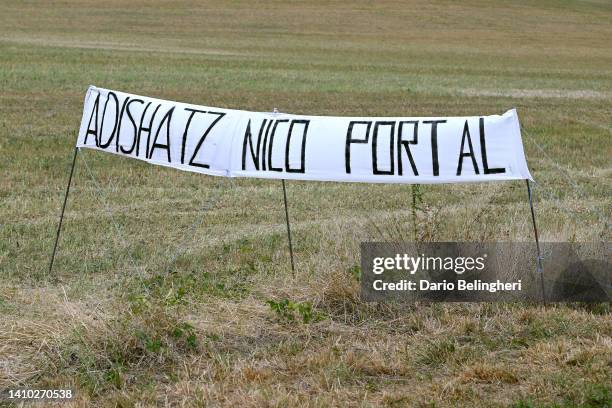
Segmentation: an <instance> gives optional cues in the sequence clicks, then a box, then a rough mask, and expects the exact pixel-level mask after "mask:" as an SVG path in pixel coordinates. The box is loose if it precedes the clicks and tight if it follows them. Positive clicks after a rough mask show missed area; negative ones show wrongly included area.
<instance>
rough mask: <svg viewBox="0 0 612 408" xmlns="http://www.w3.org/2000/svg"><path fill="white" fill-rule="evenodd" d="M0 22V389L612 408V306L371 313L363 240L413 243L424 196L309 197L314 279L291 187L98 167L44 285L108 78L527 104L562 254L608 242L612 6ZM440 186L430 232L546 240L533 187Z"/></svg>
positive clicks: (438, 4)
mask: <svg viewBox="0 0 612 408" xmlns="http://www.w3.org/2000/svg"><path fill="white" fill-rule="evenodd" d="M0 8H1V11H2V12H1V13H0V153H1V157H2V159H3V160H0V174H1V176H2V177H1V178H0V277H1V283H0V388H2V389H4V388H17V387H19V388H22V387H48V388H65V387H71V388H74V389H75V390H76V395H77V396H76V398H75V400H73V401H72V402H71V405H74V406H136V405H138V406H149V405H176V406H179V405H189V406H231V405H234V406H322V407H323V406H347V405H348V406H380V405H384V406H514V407H544V406H559V407H571V406H592V407H600V406H609V405H610V404H611V399H612V397H611V396H610V389H611V387H612V383H611V381H610V378H611V369H610V362H611V361H612V340H611V338H612V324H611V323H612V322H611V319H610V310H609V305H594V306H584V305H549V306H547V307H542V306H537V305H501V304H471V305H468V304H413V305H396V304H368V303H364V302H362V301H361V300H360V298H359V292H358V279H357V278H358V276H359V269H358V267H357V265H358V264H359V252H358V250H359V243H360V242H362V241H367V240H399V239H412V237H413V222H414V220H413V218H412V212H411V209H410V201H411V189H410V188H409V187H407V186H400V185H375V186H374V185H361V184H340V183H314V182H312V183H305V182H291V183H288V185H287V186H288V198H289V203H290V214H291V219H292V230H293V232H294V249H295V255H296V261H297V273H296V276H295V277H294V276H292V274H291V270H290V265H289V260H288V254H287V247H286V241H285V224H284V210H283V203H282V190H281V186H280V182H275V181H265V180H227V179H213V178H210V177H205V176H201V175H196V174H189V173H184V172H179V171H173V170H169V169H163V168H158V167H153V166H149V165H146V164H143V163H138V162H135V161H132V160H126V159H122V158H118V157H114V156H106V155H103V154H100V153H95V152H91V151H82V152H81V153H80V155H79V158H78V166H77V170H76V172H75V178H74V180H73V181H74V184H73V190H72V192H71V197H70V201H69V206H68V210H67V213H66V219H65V225H64V230H63V235H62V241H61V245H60V251H59V253H58V257H57V259H56V265H55V268H54V272H53V273H52V274H51V275H48V274H47V272H46V271H47V265H48V261H49V255H50V250H51V248H52V243H53V238H54V232H55V230H54V228H55V226H56V222H57V217H58V212H59V208H60V205H61V198H62V195H63V191H64V188H65V183H66V177H67V173H68V170H69V165H70V157H71V154H72V149H73V146H74V141H75V138H76V131H77V128H78V124H79V120H80V113H81V109H82V100H83V96H84V92H85V90H86V87H87V85H89V84H95V85H98V86H103V87H108V88H116V89H120V90H123V91H127V92H133V93H140V94H143V95H149V96H157V97H161V98H164V99H171V100H180V101H188V102H192V103H198V104H206V105H217V106H223V107H230V108H242V109H253V110H272V109H273V108H274V107H277V108H279V109H280V110H282V111H285V112H292V113H309V114H330V115H402V116H419V115H435V116H441V115H476V114H493V113H501V112H503V111H505V110H506V109H508V108H511V107H517V108H518V110H519V114H520V117H521V121H522V125H523V130H524V133H523V137H524V141H525V148H526V153H527V157H528V161H529V164H530V167H531V170H532V173H533V174H534V177H535V178H536V180H537V182H538V184H537V186H536V189H535V193H536V210H537V215H538V222H539V226H540V231H541V235H542V239H544V240H551V241H566V240H575V241H600V240H609V239H610V230H609V226H608V225H607V224H608V222H609V218H610V197H609V191H610V187H611V183H610V169H611V168H610V157H611V153H612V151H611V147H610V134H611V132H612V125H611V123H610V106H611V105H610V102H611V100H612V46H611V45H610V41H609V39H610V38H611V37H612V7H611V5H610V3H609V2H607V1H603V0H602V1H598V0H590V1H589V0H582V1H579V0H576V1H570V0H566V1H562V2H561V1H539V2H537V3H534V2H528V1H518V2H510V3H508V2H501V1H499V2H498V1H495V2H484V1H479V0H468V1H463V2H451V1H443V0H438V1H435V2H424V1H423V2H422V1H414V0H411V1H408V2H401V3H400V2H397V3H396V2H391V1H385V2H377V3H373V4H370V3H367V2H360V3H352V4H343V3H334V2H330V3H309V4H308V5H306V4H298V3H287V2H274V3H265V4H263V3H261V4H260V3H257V4H250V3H244V2H230V3H226V4H223V5H220V4H200V3H192V2H188V1H182V2H176V3H172V4H171V3H165V2H158V3H146V4H145V3H143V4H141V3H139V2H132V3H129V4H127V3H124V2H118V1H110V2H108V1H107V2H104V4H101V3H95V2H90V1H78V2H65V3H54V4H49V3H46V2H38V1H29V2H20V3H13V2H8V1H2V2H0ZM538 146H539V147H538ZM92 175H93V178H92V177H91V176H92ZM421 191H422V193H423V201H422V204H421V207H420V209H419V210H418V212H417V220H416V222H417V226H418V228H417V234H418V239H421V240H440V241H443V240H450V241H456V240H503V241H510V240H518V241H526V240H531V239H532V235H531V234H532V231H531V225H530V219H529V216H528V212H527V211H528V206H527V201H526V192H525V188H524V185H523V184H522V183H502V184H477V185H476V184H475V185H457V186H421ZM203 208H205V209H206V210H205V211H204V210H203ZM0 403H1V402H0Z"/></svg>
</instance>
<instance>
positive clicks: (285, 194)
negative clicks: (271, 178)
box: [281, 179, 295, 276]
mask: <svg viewBox="0 0 612 408" xmlns="http://www.w3.org/2000/svg"><path fill="white" fill-rule="evenodd" d="M281 181H282V182H283V198H284V200H285V220H286V221H287V237H288V238H289V255H290V257H291V272H292V273H293V276H295V265H294V263H293V244H292V243H291V226H290V225H289V209H288V208H287V189H286V188H285V179H281Z"/></svg>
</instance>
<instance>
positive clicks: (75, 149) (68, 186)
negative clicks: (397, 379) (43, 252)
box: [49, 147, 79, 274]
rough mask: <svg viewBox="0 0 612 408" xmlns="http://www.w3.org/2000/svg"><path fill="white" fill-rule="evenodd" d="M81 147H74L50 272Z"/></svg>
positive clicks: (50, 267)
mask: <svg viewBox="0 0 612 408" xmlns="http://www.w3.org/2000/svg"><path fill="white" fill-rule="evenodd" d="M78 152H79V148H78V147H75V148H74V156H72V167H71V168H70V176H68V185H67V186H66V194H65V195H64V204H63V205H62V212H61V214H60V219H59V224H58V225H57V234H56V235H55V245H53V253H52V254H51V262H50V263H49V274H51V270H52V269H53V261H54V260H55V253H56V252H57V244H58V242H59V238H60V232H61V230H62V221H64V211H66V203H67V202H68V193H70V185H71V184H72V174H73V173H74V166H75V164H76V158H77V153H78Z"/></svg>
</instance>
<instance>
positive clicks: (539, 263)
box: [525, 179, 546, 304]
mask: <svg viewBox="0 0 612 408" xmlns="http://www.w3.org/2000/svg"><path fill="white" fill-rule="evenodd" d="M525 181H526V182H527V194H528V195H529V207H530V208H531V221H532V223H533V233H534V235H535V241H536V248H537V252H538V259H537V263H536V271H537V272H538V274H539V275H540V286H541V287H542V303H544V304H546V292H545V291H544V268H543V266H542V253H541V252H540V238H539V236H538V226H537V225H536V218H535V210H534V209H533V195H532V193H531V183H529V180H528V179H527V180H525Z"/></svg>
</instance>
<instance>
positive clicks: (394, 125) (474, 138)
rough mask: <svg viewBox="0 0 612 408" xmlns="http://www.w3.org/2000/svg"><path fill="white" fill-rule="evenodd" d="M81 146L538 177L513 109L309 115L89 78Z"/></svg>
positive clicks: (169, 157) (168, 162) (390, 174)
mask: <svg viewBox="0 0 612 408" xmlns="http://www.w3.org/2000/svg"><path fill="white" fill-rule="evenodd" d="M77 146H78V147H88V148H92V149H98V150H103V151H106V152H110V153H115V154H119V155H122V156H128V157H132V158H136V159H140V160H145V161H147V162H149V163H153V164H158V165H162V166H169V167H174V168H177V169H181V170H187V171H193V172H199V173H204V174H210V175H214V176H227V177H260V178H275V179H294V180H323V181H355V182H368V183H423V184H425V183H461V182H474V181H493V180H517V179H532V178H531V175H530V174H529V169H528V168H527V162H526V161H525V153H524V151H523V144H522V141H521V133H520V127H519V121H518V117H517V114H516V111H515V110H510V111H508V112H506V113H504V114H503V115H493V116H469V117H376V118H372V117H370V118H367V117H333V116H303V115H289V114H285V113H263V112H249V111H241V110H231V109H222V108H214V107H208V106H199V105H190V104H186V103H179V102H170V101H164V100H160V99H154V98H148V97H144V96H137V95H131V94H126V93H123V92H118V91H112V90H108V89H102V88H96V87H93V86H91V87H90V88H89V90H88V91H87V96H86V97H85V107H84V110H83V119H82V121H81V128H80V131H79V137H78V140H77Z"/></svg>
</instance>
